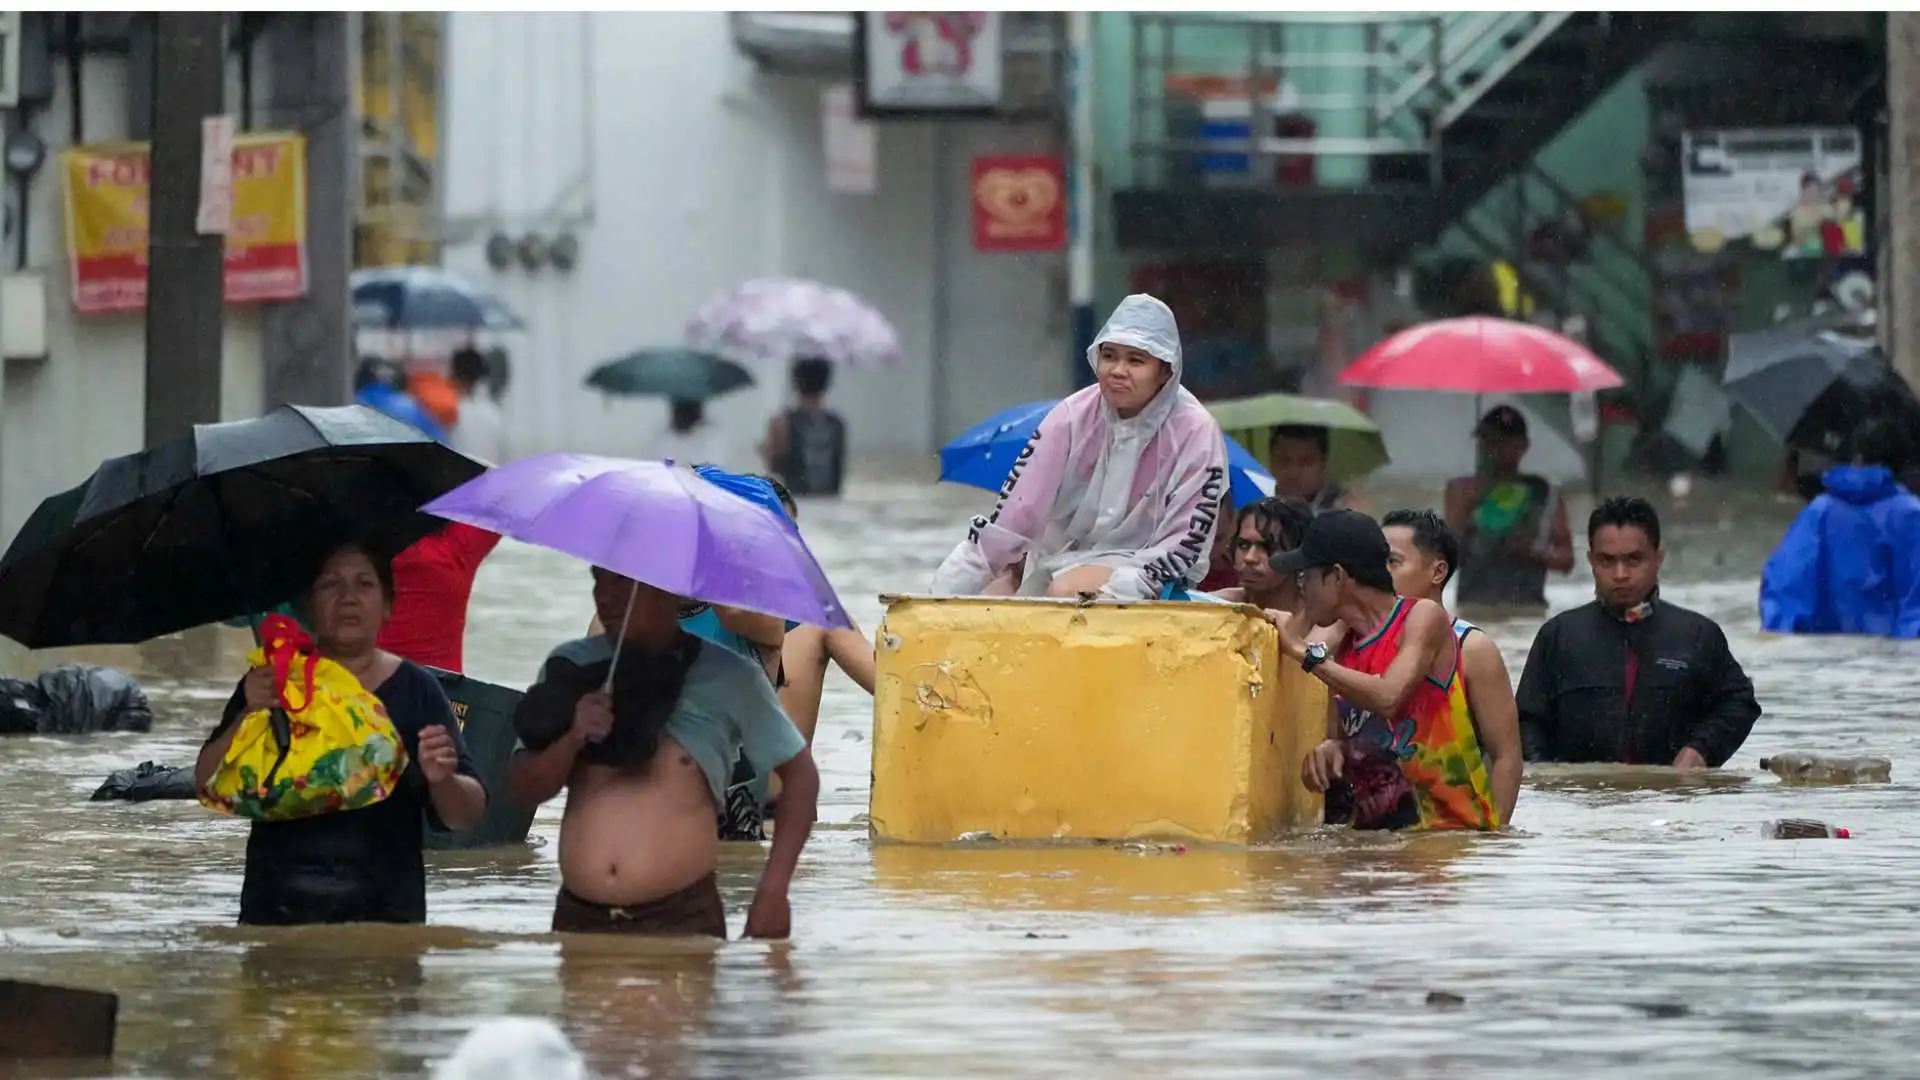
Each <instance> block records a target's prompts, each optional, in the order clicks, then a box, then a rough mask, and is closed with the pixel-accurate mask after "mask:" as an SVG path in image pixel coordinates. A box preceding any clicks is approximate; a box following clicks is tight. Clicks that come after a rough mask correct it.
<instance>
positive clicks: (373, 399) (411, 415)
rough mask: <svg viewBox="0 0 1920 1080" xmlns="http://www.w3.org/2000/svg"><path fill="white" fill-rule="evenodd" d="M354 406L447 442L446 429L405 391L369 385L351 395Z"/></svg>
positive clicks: (379, 385) (376, 384)
mask: <svg viewBox="0 0 1920 1080" xmlns="http://www.w3.org/2000/svg"><path fill="white" fill-rule="evenodd" d="M353 403H354V404H355V405H365V406H366V407H367V408H369V409H375V410H378V411H379V412H383V413H385V414H387V415H388V416H391V417H393V418H394V419H395V420H398V421H400V422H401V423H403V424H409V425H411V426H413V427H415V428H417V429H419V430H420V431H422V432H424V433H426V434H427V435H429V436H431V437H432V438H434V439H437V440H438V441H440V442H447V441H448V437H447V429H446V428H443V427H441V426H440V422H439V421H438V420H435V419H434V418H433V414H432V413H430V412H428V411H427V410H426V407H425V406H423V405H421V404H420V402H419V401H417V400H416V399H415V398H414V396H413V395H412V394H409V393H407V392H406V391H405V390H395V389H394V388H393V387H391V386H386V385H384V384H382V383H369V384H367V385H366V386H363V387H361V388H360V390H359V391H358V392H357V393H355V394H354V395H353Z"/></svg>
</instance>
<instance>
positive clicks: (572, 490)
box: [421, 454, 853, 629]
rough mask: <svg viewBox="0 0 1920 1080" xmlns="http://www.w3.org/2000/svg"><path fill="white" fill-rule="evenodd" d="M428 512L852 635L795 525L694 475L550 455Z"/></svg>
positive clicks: (490, 476)
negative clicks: (844, 629)
mask: <svg viewBox="0 0 1920 1080" xmlns="http://www.w3.org/2000/svg"><path fill="white" fill-rule="evenodd" d="M421 509H423V510H425V511H426V512H427V513H429V514H434V515H437V516H439V517H443V518H446V519H448V520H449V521H461V522H465V523H466V524H468V525H472V526H475V527H476V528H481V529H486V530H487V531H489V532H496V533H500V534H501V535H503V536H511V537H513V538H514V539H515V540H520V541H524V542H526V543H529V544H538V545H540V546H541V547H545V548H552V549H553V550H555V551H559V552H564V553H566V554H568V555H572V556H574V557H575V558H578V559H585V560H586V561H588V562H590V563H592V564H593V565H595V566H603V567H605V568H607V569H608V570H612V571H614V572H616V573H620V574H624V575H626V576H627V577H630V578H633V579H634V580H635V581H644V582H646V583H647V584H649V585H652V586H653V587H655V588H657V589H664V590H666V591H667V592H670V593H674V594H676V595H679V596H684V597H687V598H689V599H693V600H705V601H707V602H709V603H714V604H725V605H728V606H730V607H740V608H746V609H747V610H749V611H758V612H761V613H762V614H766V615H778V616H780V617H781V618H783V619H791V620H793V621H794V622H799V623H807V624H810V625H813V626H824V627H826V628H828V629H839V628H843V627H845V628H851V627H852V626H853V623H852V621H851V620H849V619H848V618H847V613H846V610H845V609H844V608H843V607H841V605H840V598H839V597H838V596H835V595H834V592H833V586H832V585H830V584H828V583H827V575H826V574H825V573H824V572H822V571H821V569H820V564H819V563H818V562H816V561H814V558H813V552H811V551H809V550H807V544H806V541H804V540H802V539H800V531H799V530H798V529H797V528H795V527H794V524H793V522H791V521H789V520H787V518H786V516H785V515H783V514H776V513H774V512H772V511H771V510H768V509H767V508H766V507H764V506H760V505H757V504H755V503H753V502H750V501H748V500H746V499H743V498H741V497H740V496H739V495H736V494H734V493H732V492H730V491H726V490H724V489H722V488H719V487H716V486H715V485H713V484H711V483H708V482H707V481H706V480H705V479H703V478H702V477H701V476H700V475H699V474H697V473H695V472H694V471H693V470H692V469H690V468H687V467H685V466H680V465H670V464H667V463H666V462H663V461H628V460H625V459H623V458H606V457H591V456H588V455H585V454H546V455H543V456H541V457H535V458H527V459H525V460H523V461H516V462H514V463H513V464H511V465H504V466H501V467H500V468H497V469H494V470H492V471H491V472H488V473H485V474H483V475H481V476H479V477H477V478H475V479H474V480H471V481H469V482H467V483H465V484H462V485H461V486H459V487H457V488H455V489H453V490H452V491H449V492H447V493H446V494H445V495H442V496H440V497H439V498H437V499H435V500H433V501H432V502H430V503H428V504H427V505H426V506H424V507H422V508H421Z"/></svg>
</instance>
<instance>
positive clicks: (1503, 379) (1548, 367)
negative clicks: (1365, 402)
mask: <svg viewBox="0 0 1920 1080" xmlns="http://www.w3.org/2000/svg"><path fill="white" fill-rule="evenodd" d="M1340 381H1341V382H1342V383H1344V384H1346V385H1348V386H1371V387H1374V388H1376V389H1380V390H1448V391H1452V392H1454V393H1458V394H1571V393H1574V392H1576V391H1580V390H1611V389H1612V388H1614V387H1616V386H1620V385H1622V383H1623V382H1624V380H1622V379H1621V378H1620V373H1619V372H1617V371H1615V370H1613V369H1612V368H1610V367H1608V366H1607V365H1606V364H1605V363H1604V362H1602V361H1601V359H1600V358H1599V357H1597V356H1595V355H1593V353H1591V352H1589V351H1588V350H1587V348H1586V346H1584V345H1581V344H1580V343H1578V342H1576V341H1573V340H1571V339H1569V338H1566V337H1562V336H1561V335H1559V334H1556V333H1554V332H1553V331H1551V330H1547V329H1543V328H1541V327H1538V326H1534V325H1532V324H1530V323H1523V322H1514V321H1513V320H1511V319H1493V318H1488V317H1487V316H1484V315H1475V316H1472V317H1471V318H1465V319H1441V320H1440V321H1438V322H1430V323H1425V324H1423V325H1421V326H1414V327H1409V328H1408V329H1406V330H1402V331H1400V332H1399V333H1397V334H1395V335H1393V336H1392V337H1389V338H1387V339H1386V340H1385V341H1382V342H1381V343H1380V344H1378V345H1375V346H1374V347H1373V348H1371V349H1368V350H1367V351H1366V352H1365V353H1364V354H1362V355H1361V357H1360V359H1358V360H1355V361H1354V362H1353V363H1352V364H1351V365H1349V366H1348V368H1347V370H1345V371H1343V372H1341V373H1340Z"/></svg>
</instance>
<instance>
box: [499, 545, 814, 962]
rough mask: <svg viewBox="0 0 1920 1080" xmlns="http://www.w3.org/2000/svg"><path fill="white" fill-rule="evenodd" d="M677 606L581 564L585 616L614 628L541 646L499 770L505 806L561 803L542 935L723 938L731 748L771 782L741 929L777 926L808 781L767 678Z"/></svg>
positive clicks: (805, 759) (808, 817) (810, 815)
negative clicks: (775, 784)
mask: <svg viewBox="0 0 1920 1080" xmlns="http://www.w3.org/2000/svg"><path fill="white" fill-rule="evenodd" d="M683 603H684V601H682V599H681V598H680V597H678V596H674V595H673V594H671V593H667V592H663V591H661V590H659V589H656V588H654V587H652V586H650V585H645V584H640V583H638V582H635V581H633V580H632V579H630V578H626V577H622V576H620V575H619V574H616V573H614V572H612V571H610V570H606V569H603V568H600V567H595V568H594V570H593V604H594V610H595V614H596V615H597V617H598V618H599V620H600V623H601V625H603V626H607V627H612V628H614V629H613V630H612V632H611V633H608V634H601V635H596V636H592V637H586V638H581V639H579V640H577V641H570V642H567V643H565V644H563V645H561V646H559V647H558V648H556V649H554V650H553V652H552V653H551V654H550V655H549V656H548V657H547V661H546V663H545V664H544V665H542V667H541V669H540V678H539V680H538V681H537V682H536V683H535V684H534V685H533V686H531V687H529V688H528V690H527V695H526V698H525V699H523V701H522V703H521V707H520V711H519V712H518V713H517V714H516V715H515V717H514V723H515V727H516V728H518V729H519V730H520V733H521V740H522V744H523V745H522V747H521V748H517V749H516V750H515V751H514V755H513V760H512V762H511V763H510V764H509V765H508V768H507V792H508V795H509V797H511V798H512V799H514V800H515V801H516V802H518V803H519V804H520V805H522V806H537V805H539V804H540V803H543V802H545V801H547V800H548V799H551V798H553V797H554V796H555V795H557V794H559V793H560V791H561V789H562V788H565V789H567V792H568V796H567V809H566V816H565V817H564V818H562V819H561V823H560V883H561V885H560V895H559V897H558V899H557V900H556V901H555V903H554V911H553V929H554V931H555V932H556V933H566V932H587V933H627V934H703V935H708V936H712V937H721V938H724V937H726V935H727V921H726V909H725V908H724V907H723V906H722V904H721V900H720V892H719V888H718V886H717V885H716V883H715V877H714V872H715V868H716V867H717V865H718V859H719V843H720V841H719V838H718V835H717V833H716V830H715V828H714V821H715V818H716V815H717V814H718V813H719V810H720V808H721V807H722V806H723V805H724V804H725V799H726V793H727V785H728V781H729V779H730V778H731V776H732V773H733V765H734V761H735V760H736V758H738V757H739V756H740V755H741V754H742V753H744V754H745V755H746V758H747V760H748V761H749V762H751V763H752V765H753V767H754V769H755V770H756V771H757V772H759V773H762V774H764V773H768V772H771V773H773V774H774V775H776V776H778V777H779V778H780V783H781V792H780V801H779V803H778V811H777V813H776V816H775V818H774V824H775V826H776V828H777V830H778V831H777V832H776V833H775V835H774V838H773V846H772V849H771V851H770V852H769V853H768V856H767V865H766V869H765V870H764V871H763V872H762V873H761V877H760V887H759V889H758V891H757V892H756V893H755V894H754V899H753V906H752V907H751V908H750V909H749V910H748V912H747V924H746V934H747V936H748V937H761V938H784V937H786V936H787V935H788V933H789V932H790V930H791V923H792V914H791V911H790V909H789V906H788V902H787V889H788V886H789V885H790V884H791V883H792V881H793V871H794V867H795V866H796V865H797V864H798V863H799V860H800V852H801V849H803V848H804V847H805V846H806V843H807V837H808V836H809V835H810V834H811V833H812V831H813V822H814V818H815V815H816V811H817V808H818V804H819V795H820V773H819V771H818V769H816V768H815V767H814V763H813V755H812V753H811V752H810V751H809V750H808V749H807V743H806V740H805V739H804V738H802V737H801V735H800V732H798V731H797V730H795V729H794V726H793V724H792V723H791V722H790V721H789V720H788V719H787V717H786V714H785V713H783V712H781V711H780V702H779V700H778V699H777V698H775V697H774V693H773V685H772V683H771V682H769V681H768V679H767V677H766V673H765V672H764V671H763V670H762V669H761V668H760V667H759V666H757V665H756V664H754V662H753V661H751V660H748V659H746V658H745V657H742V656H740V655H738V654H736V653H734V652H732V651H731V650H728V649H725V648H722V647H719V646H716V645H712V644H711V643H707V642H703V641H701V640H699V639H698V638H695V637H694V636H693V635H691V634H689V633H687V632H685V631H684V630H682V629H681V627H680V622H679V613H680V609H681V606H682V604H683ZM615 637H619V638H620V639H621V640H619V641H618V642H617V643H616V641H615V640H614V639H615ZM610 670H611V675H612V681H613V690H612V693H611V694H608V693H607V692H605V691H604V690H602V689H601V688H602V687H603V686H604V685H605V681H606V679H607V677H608V675H609V671H610Z"/></svg>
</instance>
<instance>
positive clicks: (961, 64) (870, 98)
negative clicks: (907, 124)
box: [854, 11, 1005, 117]
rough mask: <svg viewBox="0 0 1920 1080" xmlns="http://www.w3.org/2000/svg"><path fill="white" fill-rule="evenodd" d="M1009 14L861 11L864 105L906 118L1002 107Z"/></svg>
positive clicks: (858, 32)
mask: <svg viewBox="0 0 1920 1080" xmlns="http://www.w3.org/2000/svg"><path fill="white" fill-rule="evenodd" d="M1004 18H1005V17H1004V16H1003V15H1001V14H1000V13H998V12H994V11H868V12H860V13H857V14H856V15H855V20H856V21H855V27H854V30H855V43H856V44H855V50H856V53H857V56H858V58H859V61H860V63H859V67H858V69H857V72H858V75H859V83H858V88H859V92H860V111H861V112H862V113H864V114H867V115H870V116H872V115H888V116H900V117H907V116H950V115H954V114H966V113H976V114H977V113H989V112H992V111H993V110H994V109H997V108H999V106H1000V99H1001V93H1002V89H1003V88H1002V85H1001V37H1000V28H1001V23H1002V21H1003V20H1004Z"/></svg>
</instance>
